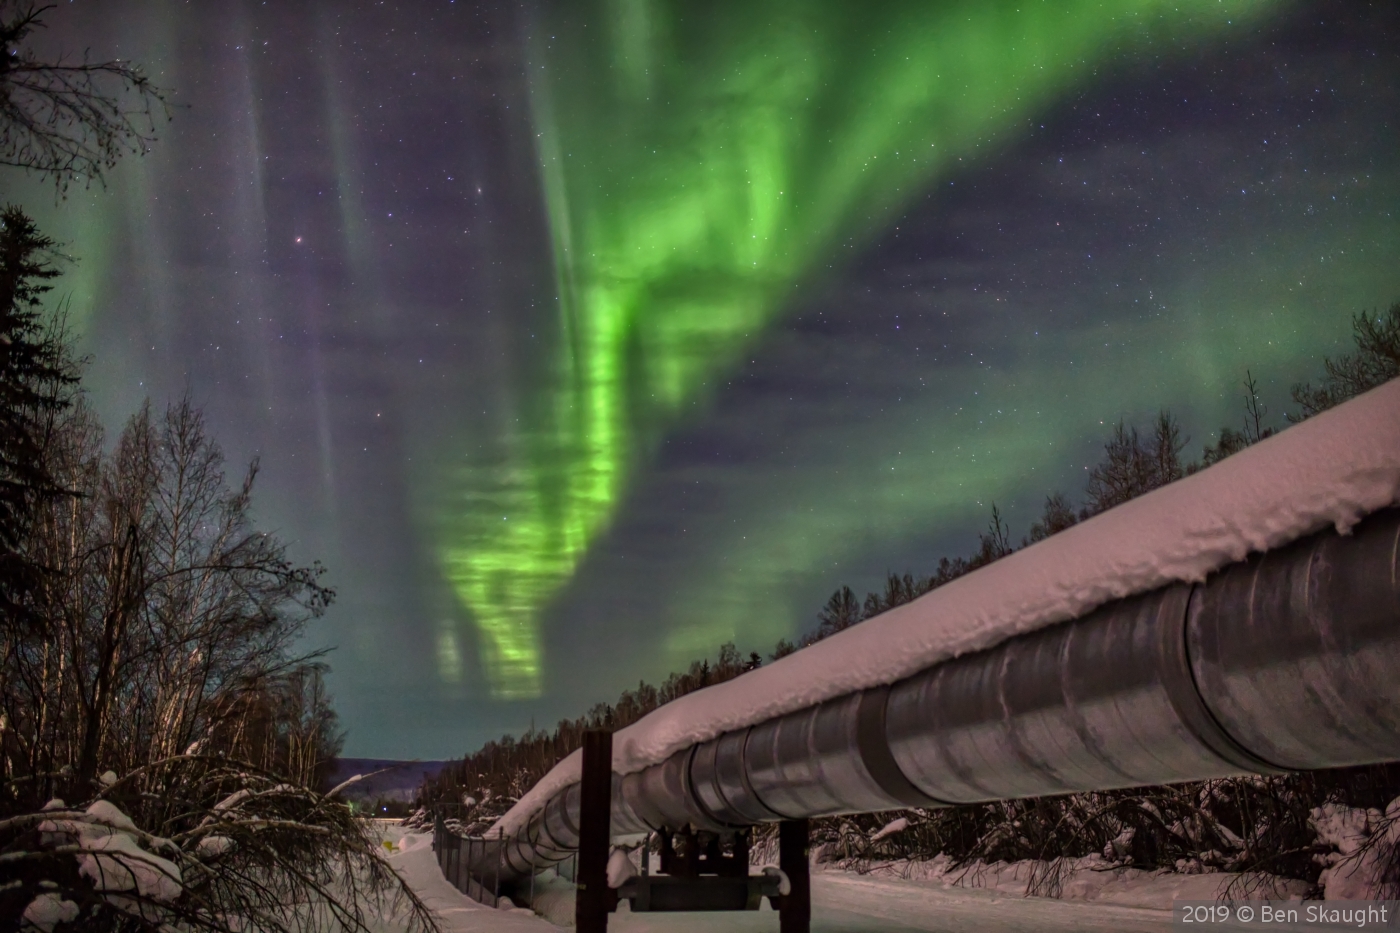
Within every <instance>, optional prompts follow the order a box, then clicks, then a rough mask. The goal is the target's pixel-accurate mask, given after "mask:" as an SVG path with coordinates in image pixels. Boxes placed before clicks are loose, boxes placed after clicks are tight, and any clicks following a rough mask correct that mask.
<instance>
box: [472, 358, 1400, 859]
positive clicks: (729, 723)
mask: <svg viewBox="0 0 1400 933" xmlns="http://www.w3.org/2000/svg"><path fill="white" fill-rule="evenodd" d="M1397 502H1400V380H1392V381H1391V382H1389V383H1387V384H1385V385H1383V386H1380V387H1379V388H1376V389H1373V390H1371V391H1370V392H1367V393H1366V394H1364V395H1361V396H1358V397H1357V398H1354V399H1352V400H1351V401H1348V402H1346V403H1344V404H1342V405H1339V406H1337V407H1336V408H1334V409H1332V410H1331V411H1328V412H1324V413H1323V414H1321V415H1318V416H1316V417H1314V418H1310V419H1308V420H1307V421H1304V422H1303V423H1301V424H1298V425H1294V426H1293V427H1291V428H1289V429H1288V430H1286V431H1283V432H1281V433H1279V434H1276V435H1274V436H1273V437H1270V438H1267V439H1265V440H1263V441H1261V442H1259V443H1258V444H1255V445H1254V446H1252V447H1249V448H1248V449H1246V450H1243V451H1241V452H1240V453H1237V454H1235V455H1234V456H1232V457H1228V458H1226V459H1225V460H1223V461H1221V462H1220V463H1217V464H1215V465H1214V466H1212V467H1210V468H1209V469H1206V470H1202V471H1201V472H1199V473H1196V474H1195V475H1193V476H1188V477H1186V478H1184V479H1182V480H1179V481H1177V482H1175V483H1172V484H1171V485H1169V486H1164V487H1162V488H1161V489H1157V490H1154V491H1153V492H1151V493H1148V494H1147V495H1145V496H1141V497H1140V498H1137V499H1133V500H1132V501H1130V502H1126V503H1124V504H1123V505H1120V506H1118V507H1117V508H1114V509H1110V510H1109V511H1107V512H1104V513H1102V514H1100V515H1096V516H1095V517H1093V518H1091V519H1089V520H1088V521H1085V522H1081V523H1080V524H1078V525H1075V526H1073V527H1072V528H1069V529H1066V530H1065V531H1062V532H1061V533H1059V534H1057V535H1054V536H1052V537H1050V538H1047V539H1045V540H1044V541H1040V542H1038V543H1036V544H1033V545H1031V546H1030V547H1027V548H1024V549H1022V550H1020V551H1017V552H1015V553H1014V554H1011V555H1010V556H1008V557H1005V558H1003V559H1001V560H999V561H997V562H996V563H994V564H991V565H989V566H987V567H984V568H982V569H981V570H978V571H977V572H976V573H972V574H968V575H967V576H965V577H961V578H959V579H957V580H954V581H953V582H951V583H949V584H947V585H945V586H942V587H939V588H938V589H936V590H934V591H932V592H931V593H928V594H926V595H925V596H922V597H920V598H919V599H917V600H915V601H913V602H912V603H908V604H906V605H904V606H900V607H898V608H896V609H892V610H890V611H889V612H886V613H884V614H882V615H880V616H877V617H875V618H873V619H870V620H868V621H866V622H863V623H861V624H860V625H858V626H854V627H852V628H849V629H846V630H845V631H844V632H840V633H837V634H836V635H833V636H831V637H830V638H827V639H824V640H823V641H819V642H817V643H816V644H814V645H812V646H810V647H808V648H804V649H803V650H801V651H799V652H796V653H794V654H791V655H788V656H787V657H785V658H782V659H780V660H778V661H775V662H773V663H772V664H769V665H766V666H764V667H761V668H759V669H757V670H755V671H752V672H750V673H747V674H744V675H743V676H741V677H739V678H737V679H735V680H732V681H729V682H727V683H723V684H718V685H716V686H713V687H709V688H707V689H705V690H700V691H697V692H695V693H691V694H688V695H686V696H683V697H681V698H680V699H678V700H675V701H674V702H672V703H668V704H666V705H665V706H663V707H661V708H660V709H658V710H656V711H655V712H653V713H651V714H650V715H648V716H646V717H645V718H643V719H642V720H640V721H639V722H636V723H634V724H633V725H631V726H629V727H627V728H626V729H623V730H621V731H619V732H618V733H616V734H615V735H614V736H613V770H614V771H615V772H617V773H619V774H629V773H631V772H634V771H640V770H642V769H643V768H646V767H648V766H650V765H654V764H658V763H660V762H662V761H664V760H666V758H668V757H669V756H670V755H672V754H673V753H675V752H676V751H679V750H680V749H683V748H686V747H688V746H690V745H693V744H695V743H697V742H703V741H706V740H708V739H712V738H714V737H716V736H718V735H721V734H723V733H725V732H729V731H731V730H734V729H741V728H744V727H745V726H750V725H753V724H754V723H758V722H762V721H764V720H766V719H770V718H772V717H775V716H780V715H783V714H784V713H790V712H792V711H794V710H798V709H802V708H804V707H807V706H811V705H813V704H816V703H820V702H821V701H823V700H828V699H831V698H832V697H837V696H841V695H842V694H846V693H851V692H853V691H856V690H863V689H865V688H867V687H874V686H877V685H880V684H890V683H894V682H895V681H897V680H900V679H901V678H904V677H907V676H909V675H911V674H914V673H917V672H918V671H921V670H924V669H925V668H927V667H930V666H931V665H934V664H937V663H939V662H940V661H946V660H948V659H950V658H955V657H958V656H960V655H964V654H968V653H970V652H974V651H981V650H984V649H987V648H991V647H993V646H995V645H997V644H999V643H1001V642H1003V641H1005V640H1007V639H1008V638H1011V637H1013V636H1015V635H1020V634H1024V633H1026V632H1031V631H1034V630H1036V629H1039V628H1043V627H1045V626H1047V625H1050V624H1053V623H1055V622H1060V621H1063V620H1065V619H1071V618H1075V617H1077V616H1081V615H1083V614H1085V613H1087V612H1089V611H1091V610H1093V609H1094V608H1096V607H1098V606H1100V605H1102V604H1104V603H1107V602H1110V601H1112V600H1115V599H1121V598H1123V597H1125V596H1131V595H1134V594H1137V593H1143V592H1147V591H1150V590H1154V589H1157V588H1158V587H1161V586H1165V585H1167V584H1169V583H1173V582H1176V581H1187V582H1198V581H1201V580H1203V579H1205V577H1206V576H1207V575H1208V574H1210V573H1211V572H1212V571H1215V570H1218V569H1220V568H1221V567H1224V566H1226V565H1228V564H1231V563H1235V562H1236V561H1239V560H1242V559H1244V558H1245V557H1246V556H1248V555H1249V554H1250V553H1251V552H1256V551H1267V550H1271V549H1273V548H1277V547H1281V546H1283V545H1285V544H1288V543H1290V542H1292V541H1295V540H1297V539H1298V538H1301V537H1304V536H1306V535H1309V534H1312V533H1314V532H1317V531H1321V530H1323V529H1324V528H1328V527H1332V528H1336V529H1337V530H1338V531H1339V532H1341V533H1346V532H1347V531H1349V530H1350V529H1351V527H1352V526H1353V525H1355V524H1356V523H1357V522H1358V521H1360V520H1361V519H1362V518H1364V517H1365V516H1366V515H1368V514H1370V513H1371V512H1374V511H1376V510H1378V509H1382V508H1385V507H1387V506H1390V505H1393V504H1396V503H1397ZM579 764H580V753H579V752H577V751H576V752H574V753H573V754H571V755H569V756H568V757H567V758H565V759H564V760H563V761H561V762H560V763H559V764H558V765H556V766H555V767H554V769H553V770H552V771H550V772H549V773H548V774H546V775H545V776H544V778H543V779H541V780H540V781H539V783H537V784H536V785H535V786H534V787H533V788H532V789H531V790H530V791H529V792H528V793H527V794H525V795H524V796H523V797H521V798H520V801H519V802H518V803H517V804H516V805H515V806H514V807H513V808H511V810H510V811H509V812H507V813H506V814H505V815H504V816H503V817H501V819H500V820H499V821H498V822H497V823H496V825H495V826H494V827H493V829H492V831H493V833H502V834H504V835H513V834H515V833H517V832H519V831H520V830H521V829H522V828H523V827H524V826H525V824H526V822H527V821H528V820H529V818H530V817H531V816H532V815H533V814H534V813H535V811H537V810H539V809H540V808H541V807H543V806H544V804H545V803H546V802H548V801H549V799H550V798H552V797H553V796H554V795H555V794H557V793H559V792H560V791H561V790H563V789H564V788H566V787H568V786H569V785H570V784H574V783H576V782H577V781H578V780H579Z"/></svg>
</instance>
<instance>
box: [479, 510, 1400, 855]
mask: <svg viewBox="0 0 1400 933" xmlns="http://www.w3.org/2000/svg"><path fill="white" fill-rule="evenodd" d="M1398 558H1400V509H1396V508H1391V509H1385V510H1382V511H1380V512H1376V513H1374V514H1373V515H1371V516H1370V517H1368V518H1366V519H1365V520H1363V521H1362V522H1361V523H1359V524H1358V525H1357V526H1356V527H1355V528H1354V529H1353V531H1352V533H1351V534H1350V535H1345V536H1343V535H1339V534H1337V533H1336V532H1334V531H1327V532H1322V533H1319V534H1315V535H1312V536H1310V537H1307V538H1303V539H1301V540H1299V541H1297V542H1294V543H1293V544H1291V545H1288V546H1286V547H1282V548H1278V549H1276V550H1273V551H1270V552H1268V553H1265V554H1259V555H1254V556H1252V557H1251V558H1249V559H1247V560H1245V561H1241V562H1239V563H1236V564H1233V565H1231V566H1228V567H1226V568H1223V569H1222V570H1220V571H1218V572H1217V573H1214V574H1212V575H1211V576H1210V577H1209V578H1208V579H1207V580H1206V581H1205V582H1203V583H1200V584H1194V585H1191V584H1174V585H1171V586H1167V587H1163V588H1161V589H1158V590H1154V591H1152V592H1150V593H1146V594H1143V595H1139V596H1134V597H1130V598H1127V599H1121V600H1117V601H1115V602H1112V603H1108V604H1106V605H1104V606H1101V607H1099V608H1098V609H1096V610H1094V611H1093V612H1090V613H1088V614H1086V615H1084V616H1082V617H1080V618H1077V619H1072V620H1069V621H1066V622H1062V623H1058V624H1056V625H1052V626H1050V627H1048V628H1045V629H1042V630H1039V631H1036V632H1032V633H1029V634H1026V635H1021V636H1018V637H1016V638H1012V639H1010V640H1008V641H1006V642H1004V643H1002V644H1001V645H999V646H997V647H995V648H992V649H989V650H987V651H982V652H978V653H976V654H970V655H966V656H963V657H960V658H956V659H953V660H950V661H945V662H943V663H940V664H937V665H934V666H933V667H930V668H928V669H926V670H924V671H922V672H920V673H918V674H915V675H913V676H911V677H907V678H905V679H904V680H901V681H899V682H898V683H895V684H893V685H891V686H880V687H874V688H871V689H868V690H862V691H859V692H856V693H851V694H847V695H845V696H842V697H837V698H835V699H832V700H828V701H826V702H823V703H820V704H817V705H815V706H812V707H808V708H806V709H802V710H798V711H796V712H793V713H788V714H786V715H783V716H779V717H776V718H774V719H770V720H767V721H764V722H760V723H757V724H755V725H753V726H749V727H747V728H744V729H740V730H736V731H733V732H729V733H726V734H724V735H721V736H719V737H718V738H715V739H712V740H710V741H707V742H703V743H700V744H698V745H694V746H691V747H690V748H686V749H683V750H681V751H679V752H677V753H676V754H674V755H672V756H671V757H670V758H669V759H667V760H666V761H664V762H662V763H661V764H657V765H653V766H652V767H649V768H646V769H644V770H642V771H638V772H636V773H633V774H627V775H617V774H614V775H613V794H612V833H613V835H614V836H615V837H617V836H626V835H632V834H637V833H645V832H649V831H651V830H658V829H662V828H667V829H673V830H674V829H680V828H682V827H685V826H693V827H694V828H696V829H698V830H708V831H712V832H721V833H722V832H726V831H732V830H734V829H736V828H740V827H745V826H751V825H754V824H757V823H764V822H772V821H777V820H784V819H797V818H802V817H821V816H831V815H835V814H840V813H860V812H870V811H877V810H892V809H898V808H902V807H942V806H951V805H956V804H967V803H977V802H982V801H991V800H1004V799H1010V798H1019V797H1037V796H1042V795H1048V794H1064V793H1070V792H1082V791H1095V790H1112V789H1117V788H1128V787H1140V786H1145V785H1154V784H1171V783H1176V782H1181V781H1196V780H1202V779H1206V778H1216V777H1226V776H1230V775H1240V774H1268V773H1278V772H1283V771H1294V770H1306V769H1314V768H1334V767H1343V766H1348V765H1362V764H1371V763H1375V762H1380V761H1391V760H1397V759H1400V559H1398ZM578 825H579V786H578V785H577V784H574V785H572V786H570V787H568V788H566V789H564V790H563V791H561V792H560V793H558V794H556V795H555V796H554V797H553V798H551V799H550V800H549V802H548V803H547V804H546V805H545V806H544V807H543V808H542V809H540V810H539V811H538V812H537V813H536V814H535V815H534V817H532V819H531V820H530V822H529V823H528V824H527V826H526V829H525V830H524V831H523V832H521V833H518V834H517V835H515V836H514V837H511V838H509V839H505V840H501V841H500V842H498V843H497V845H496V846H493V847H488V848H487V849H486V850H484V851H483V852H482V856H481V861H482V867H483V869H484V870H486V871H493V870H499V871H502V877H503V878H524V877H527V876H529V875H530V874H533V873H536V872H539V871H541V870H543V869H545V868H547V867H549V866H550V865H552V864H555V863H557V862H559V861H562V860H563V859H565V858H567V857H568V856H569V855H570V854H572V852H573V851H574V849H575V848H576V847H577V845H578ZM502 849H503V850H504V851H501V850H502ZM497 866H501V867H500V868H497Z"/></svg>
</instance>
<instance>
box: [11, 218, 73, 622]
mask: <svg viewBox="0 0 1400 933" xmlns="http://www.w3.org/2000/svg"><path fill="white" fill-rule="evenodd" d="M53 248H54V241H53V240H52V239H50V238H49V237H47V236H44V235H43V234H41V233H40V232H39V231H38V228H37V227H35V225H34V221H33V220H31V219H30V218H29V217H28V216H27V215H26V214H25V213H24V212H23V211H21V210H20V209H19V208H18V207H15V206H14V205H9V206H7V207H5V208H4V210H3V212H0V612H3V614H4V617H5V619H6V621H7V622H9V621H13V620H14V619H15V618H17V617H22V616H23V615H24V614H25V613H24V606H25V604H26V595H27V594H28V593H29V592H30V590H31V588H32V587H33V586H34V585H35V582H36V580H37V578H38V577H37V575H38V573H39V568H37V567H35V566H34V565H33V563H32V562H31V561H30V560H29V558H28V557H27V556H26V553H25V537H26V534H27V531H28V528H29V523H30V521H31V520H32V518H33V515H34V511H35V508H36V506H37V505H38V504H39V503H40V502H41V501H42V500H43V499H45V498H46V497H52V496H55V495H58V494H60V493H61V490H59V489H57V488H56V487H55V485H54V483H53V481H52V479H51V477H50V476H49V472H48V470H47V468H46V457H45V443H44V437H45V424H46V422H47V421H48V420H49V419H50V418H51V416H52V415H53V414H54V413H56V412H57V411H58V410H60V409H61V408H63V407H65V406H66V405H67V404H69V396H70V390H71V389H72V388H73V387H74V386H75V385H76V383H77V376H76V373H75V368H76V367H75V366H74V364H73V363H72V361H71V360H70V359H69V358H68V356H67V353H66V348H65V346H64V343H63V341H62V339H61V338H60V336H59V335H58V331H57V330H56V329H55V328H54V327H53V326H51V325H50V324H49V322H48V321H47V320H46V319H45V317H44V315H43V309H42V307H41V303H42V299H43V296H44V294H45V293H47V292H48V291H49V290H50V289H51V287H52V286H50V285H49V284H48V282H49V280H51V279H53V278H54V277H55V276H57V275H58V270H56V269H55V268H54V267H53V265H52V264H51V262H50V257H51V256H52V254H53Z"/></svg>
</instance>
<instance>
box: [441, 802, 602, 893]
mask: <svg viewBox="0 0 1400 933" xmlns="http://www.w3.org/2000/svg"><path fill="white" fill-rule="evenodd" d="M493 848H494V849H495V857H494V858H490V856H489V855H488V853H489V852H490V851H491V849H493ZM433 851H434V852H435V853H436V854H437V862H438V868H440V869H441V870H442V876H443V877H444V878H446V879H447V880H448V881H449V882H451V884H452V886H453V887H454V888H456V889H457V890H458V891H461V892H462V893H463V894H465V895H466V896H467V897H469V898H471V899H472V900H474V901H476V902H477V903H480V904H485V905H486V906H487V907H498V906H500V902H501V897H502V894H501V875H502V867H503V866H502V862H501V859H502V852H503V849H502V848H501V845H500V843H499V842H498V841H497V840H494V839H485V838H483V837H481V836H462V835H459V834H458V833H456V832H453V831H452V830H450V829H448V828H447V826H446V825H445V824H444V823H443V820H442V817H441V816H438V817H436V818H435V819H434V820H433ZM488 858H490V860H489V861H488ZM483 863H485V864H488V865H492V866H494V870H490V869H488V870H486V871H484V872H482V874H481V876H473V875H472V873H471V872H470V871H468V870H467V866H468V865H481V864H483ZM554 870H555V873H556V874H558V875H559V877H560V878H563V879H564V880H565V881H568V882H570V883H574V881H575V878H576V876H577V874H578V853H574V854H573V855H571V856H569V858H567V859H565V860H564V861H562V862H560V863H559V864H558V865H556V866H554ZM512 894H513V895H514V896H513V899H512V902H513V903H518V904H520V906H525V905H528V904H529V903H531V902H533V901H534V899H535V878H534V875H531V876H530V881H529V886H528V887H527V888H522V886H521V883H520V882H519V881H517V882H516V884H515V885H514V890H513V891H512Z"/></svg>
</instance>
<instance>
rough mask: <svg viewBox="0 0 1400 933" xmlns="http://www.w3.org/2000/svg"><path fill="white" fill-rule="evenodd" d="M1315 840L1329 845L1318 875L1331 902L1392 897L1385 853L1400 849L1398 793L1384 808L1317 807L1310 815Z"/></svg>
mask: <svg viewBox="0 0 1400 933" xmlns="http://www.w3.org/2000/svg"><path fill="white" fill-rule="evenodd" d="M1308 825H1310V826H1311V827H1312V829H1313V831H1314V832H1316V833H1317V841H1318V842H1320V843H1321V844H1323V845H1325V846H1329V847H1330V848H1331V849H1332V850H1333V851H1331V852H1329V853H1327V854H1326V855H1325V856H1324V858H1325V859H1326V864H1327V867H1326V868H1324V869H1323V870H1322V874H1321V876H1319V877H1318V884H1319V885H1321V886H1322V890H1323V898H1324V899H1325V900H1329V901H1361V900H1371V899H1374V898H1385V897H1394V896H1395V891H1394V890H1393V888H1392V889H1390V890H1387V889H1388V888H1391V885H1388V884H1386V882H1385V874H1386V856H1387V854H1388V853H1389V852H1394V851H1396V850H1397V849H1400V797H1397V798H1395V799H1394V800H1392V801H1391V802H1390V804H1389V805H1388V806H1387V807H1386V808H1385V812H1384V813H1382V812H1381V811H1380V810H1376V809H1371V810H1362V809H1359V808H1356V807H1347V806H1343V805H1341V804H1335V803H1329V804H1324V805H1322V806H1321V807H1316V808H1314V809H1313V811H1312V813H1311V814H1310V815H1309V818H1308Z"/></svg>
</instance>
